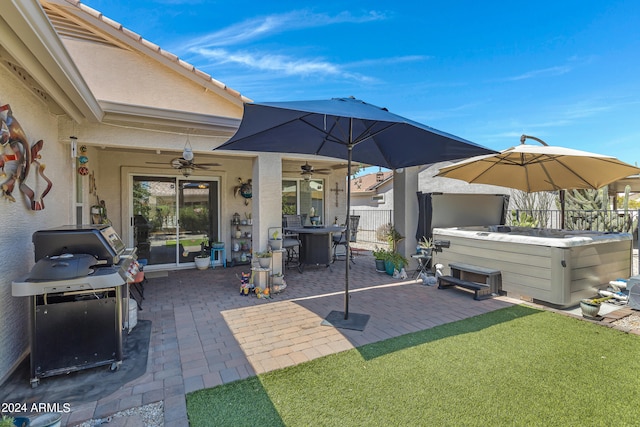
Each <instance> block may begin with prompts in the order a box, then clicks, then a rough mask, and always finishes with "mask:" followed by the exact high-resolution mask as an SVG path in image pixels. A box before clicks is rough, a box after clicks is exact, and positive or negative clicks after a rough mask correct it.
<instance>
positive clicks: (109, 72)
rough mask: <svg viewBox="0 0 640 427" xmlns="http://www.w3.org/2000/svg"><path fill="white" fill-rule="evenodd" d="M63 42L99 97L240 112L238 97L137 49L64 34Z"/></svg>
mask: <svg viewBox="0 0 640 427" xmlns="http://www.w3.org/2000/svg"><path fill="white" fill-rule="evenodd" d="M63 43H64V45H65V47H66V48H67V49H68V51H69V53H70V54H71V57H72V58H73V60H74V62H75V63H76V65H77V67H78V69H79V70H80V72H81V73H82V76H83V77H84V79H85V81H86V82H87V84H88V85H89V87H90V88H91V91H92V92H93V94H94V95H95V97H96V99H98V100H104V101H112V102H118V103H124V104H131V105H140V106H149V107H154V108H166V109H168V110H176V111H190V112H195V113H203V114H211V115H216V116H223V117H236V118H239V117H241V116H242V104H241V103H240V100H238V101H237V102H236V104H232V103H230V102H226V101H225V100H223V99H222V98H221V97H220V96H217V95H216V94H214V93H213V92H211V91H205V90H204V88H203V86H202V85H200V84H196V83H194V82H192V81H190V80H188V79H187V78H185V77H182V76H179V75H178V73H176V72H174V71H173V70H171V69H169V68H167V67H165V66H162V65H161V64H159V63H158V62H157V61H155V60H152V59H151V58H149V57H146V56H143V55H142V54H140V53H137V52H133V51H127V50H124V49H120V48H116V47H112V46H106V45H103V44H99V43H89V42H86V41H79V40H70V39H67V38H64V39H63Z"/></svg>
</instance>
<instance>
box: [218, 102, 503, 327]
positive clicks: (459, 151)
mask: <svg viewBox="0 0 640 427" xmlns="http://www.w3.org/2000/svg"><path fill="white" fill-rule="evenodd" d="M216 150H242V151H257V152H276V153H300V154H312V155H321V156H327V157H333V158H338V159H346V160H347V176H351V162H352V161H357V162H361V163H366V164H370V165H375V166H382V167H386V168H389V169H399V168H404V167H409V166H418V165H423V164H429V163H436V162H440V161H444V160H456V159H463V158H467V157H471V156H478V155H483V154H488V153H495V151H492V150H489V149H487V148H484V147H482V146H480V145H478V144H475V143H473V142H470V141H467V140H464V139H462V138H459V137H457V136H454V135H450V134H448V133H445V132H442V131H439V130H437V129H433V128H431V127H429V126H425V125H423V124H420V123H417V122H414V121H412V120H409V119H406V118H404V117H401V116H398V115H396V114H393V113H390V112H389V111H388V110H387V109H385V108H380V107H376V106H375V105H371V104H368V103H366V102H363V101H360V100H358V99H355V98H333V99H329V100H318V101H290V102H270V103H261V104H244V115H243V117H242V121H241V122H240V127H239V128H238V131H237V132H236V133H235V135H234V136H233V137H231V139H230V140H229V141H227V142H225V143H224V144H222V145H220V146H219V147H217V148H216ZM350 188H351V187H350V186H347V215H346V224H347V229H346V235H347V236H349V235H350V230H349V223H350V221H349V216H350V214H349V212H350V207H351V200H350V198H351V191H350ZM346 243H347V247H346V253H349V239H347V242H346ZM348 317H349V263H348V262H345V297H344V320H345V321H347V320H348ZM343 326H344V325H343ZM344 327H346V326H344Z"/></svg>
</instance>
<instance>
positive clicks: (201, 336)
mask: <svg viewBox="0 0 640 427" xmlns="http://www.w3.org/2000/svg"><path fill="white" fill-rule="evenodd" d="M241 271H249V266H238V267H234V268H226V269H223V268H219V267H218V268H215V269H209V270H206V271H199V270H195V269H192V270H179V271H171V272H169V273H168V275H166V276H165V277H153V278H151V279H149V282H148V284H147V285H146V287H145V297H146V299H145V300H144V302H143V310H142V311H140V312H139V313H138V318H139V319H146V320H151V322H152V331H151V342H150V346H149V356H148V364H147V372H146V374H144V375H143V376H141V377H139V378H137V379H136V380H134V381H132V382H130V383H128V384H126V385H125V386H123V387H121V388H120V390H118V391H117V392H115V393H113V394H112V395H110V396H106V397H104V398H102V399H100V400H99V401H97V402H91V403H84V404H72V412H71V413H69V414H65V416H64V419H63V425H74V424H77V423H80V422H82V421H85V420H87V419H91V418H104V417H106V416H108V415H111V414H113V413H115V412H118V411H122V410H125V409H128V408H133V407H136V406H141V405H145V404H148V403H152V402H157V401H161V400H162V401H163V402H164V413H165V426H167V427H172V426H180V427H184V426H187V425H188V421H187V411H186V402H185V394H186V393H188V392H191V391H194V390H199V389H202V388H207V387H213V386H216V385H219V384H223V383H227V382H231V381H235V380H238V379H242V378H247V377H249V376H253V375H256V374H259V373H263V372H267V371H271V370H274V369H279V368H283V367H286V366H290V365H294V364H297V363H301V362H304V361H307V360H311V359H314V358H317V357H322V356H325V355H328V354H332V353H336V352H340V351H344V350H348V349H351V348H354V347H357V346H361V345H364V344H368V343H372V342H376V341H380V340H384V339H387V338H391V337H395V336H399V335H402V334H406V333H409V332H414V331H418V330H423V329H427V328H432V327H434V326H437V325H441V324H444V323H447V322H452V321H456V320H460V319H464V318H467V317H471V316H476V315H478V314H482V313H486V312H489V311H492V310H496V309H499V308H502V307H506V306H508V305H512V304H514V303H517V302H518V301H514V300H511V299H509V298H505V297H500V298H494V299H489V300H484V301H475V300H474V299H473V298H472V295H470V294H468V293H466V292H463V291H458V290H438V289H437V288H436V287H435V286H434V287H430V286H424V285H422V284H421V283H418V282H415V281H412V280H409V281H400V280H396V279H393V278H392V277H391V276H388V275H386V274H383V273H377V272H376V271H375V268H374V261H373V258H372V257H371V256H367V255H362V254H360V255H359V256H357V257H356V263H355V264H352V268H351V270H350V306H349V307H350V310H349V311H350V313H364V314H369V315H370V316H371V317H370V319H369V321H368V323H367V326H366V328H365V329H364V331H356V330H347V329H337V328H334V327H331V326H324V325H321V322H322V320H323V319H324V318H325V317H326V316H327V315H328V314H329V313H330V312H331V311H332V310H343V309H344V282H345V281H344V277H345V271H344V262H343V261H342V262H336V264H334V265H333V266H332V267H331V268H326V267H308V268H306V269H305V271H304V273H302V274H300V273H298V272H297V270H287V271H285V278H286V280H287V284H288V287H287V289H286V290H285V291H284V292H283V293H281V294H277V295H274V296H273V298H272V299H268V300H265V299H258V298H256V297H254V296H240V294H239V284H240V281H239V279H238V278H237V275H239V273H240V272H241ZM148 276H154V274H153V273H148ZM156 276H157V274H156ZM114 421H115V419H114ZM117 422H118V423H120V424H119V425H126V426H134V425H140V420H139V418H137V417H133V418H132V419H130V420H129V421H125V420H118V421H117Z"/></svg>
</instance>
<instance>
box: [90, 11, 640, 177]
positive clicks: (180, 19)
mask: <svg viewBox="0 0 640 427" xmlns="http://www.w3.org/2000/svg"><path fill="white" fill-rule="evenodd" d="M84 3H85V4H86V5H88V6H90V7H92V8H94V9H97V10H99V11H100V12H102V13H103V14H104V15H105V16H107V17H109V18H111V19H113V20H115V21H118V22H120V23H121V24H123V25H124V26H125V27H128V28H129V29H131V30H133V31H135V32H137V33H138V34H140V35H141V36H143V37H144V38H145V39H147V40H150V41H152V42H154V43H156V44H158V45H159V46H161V47H162V48H164V49H166V50H168V51H170V52H172V53H174V54H176V55H178V56H179V57H180V58H182V59H184V60H185V61H187V62H190V63H191V64H193V65H195V66H196V67H197V68H200V69H202V70H203V71H205V72H207V73H208V74H210V75H211V76H213V77H214V78H215V79H217V80H220V81H221V82H223V83H225V84H226V85H228V86H229V87H231V88H233V89H235V90H238V91H240V92H241V93H242V94H243V95H245V96H247V97H249V98H251V99H253V100H254V101H256V102H263V101H288V100H307V99H327V98H333V97H345V96H354V97H356V98H359V99H362V100H364V101H366V102H369V103H372V104H375V105H378V106H381V107H387V108H388V109H389V110H390V111H392V112H394V113H396V114H399V115H402V116H405V117H408V118H411V119H413V120H416V121H419V122H421V123H424V124H427V125H429V126H432V127H435V128H437V129H440V130H443V131H446V132H449V133H452V134H455V135H458V136H460V137H463V138H466V139H468V140H471V141H474V142H476V143H478V144H482V145H484V146H486V147H489V148H492V149H494V150H503V149H506V148H508V147H511V146H513V145H517V144H519V139H520V135H522V134H523V133H524V134H529V135H533V136H536V137H538V138H541V139H543V140H545V141H546V142H547V143H548V144H550V145H560V146H566V147H571V148H576V149H581V150H586V151H592V152H596V153H601V154H608V155H612V156H615V157H618V158H619V159H621V160H623V161H625V162H628V163H631V164H639V165H640V143H639V142H640V55H639V53H640V2H638V1H637V0H629V1H615V0H607V1H600V0H598V1H594V0H582V1H573V0H561V1H557V0H555V1H547V0H539V1H536V2H530V1H527V2H521V1H509V2H506V1H491V2H479V1H455V0H452V1H449V2H444V1H440V2H434V1H428V0H426V1H425V0H423V1H396V2H389V1H372V0H368V1H360V0H351V1H340V2H336V1H331V0H328V1H324V2H304V1H295V2H293V1H287V0H278V1H253V0H252V1H248V0H233V1H206V0H201V1H199V0H184V1H181V0H157V1H145V0H137V1H134V2H131V1H129V0H126V1H125V0H86V1H84ZM528 143H532V144H535V143H536V142H535V141H529V142H528Z"/></svg>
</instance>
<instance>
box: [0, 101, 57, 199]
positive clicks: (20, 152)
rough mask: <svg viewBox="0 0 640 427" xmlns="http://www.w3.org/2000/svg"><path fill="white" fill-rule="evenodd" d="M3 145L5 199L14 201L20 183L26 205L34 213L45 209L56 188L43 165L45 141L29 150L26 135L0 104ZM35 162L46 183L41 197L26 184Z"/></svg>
mask: <svg viewBox="0 0 640 427" xmlns="http://www.w3.org/2000/svg"><path fill="white" fill-rule="evenodd" d="M0 144H1V147H2V152H1V155H0V186H1V189H2V197H3V198H4V199H7V200H9V201H11V202H15V201H16V199H15V197H14V196H13V190H14V189H15V186H16V184H18V186H19V188H20V192H22V193H23V194H24V196H25V197H26V202H27V204H28V205H29V208H30V209H31V210H34V211H38V210H42V209H44V197H45V196H46V195H47V194H48V193H49V191H51V187H52V186H53V183H52V182H51V180H50V179H49V178H47V176H46V175H45V174H44V169H45V165H44V163H41V162H40V159H41V155H40V151H41V150H42V148H43V145H44V141H42V140H39V141H38V142H36V143H35V144H33V146H31V147H29V143H28V142H27V137H26V134H25V132H24V130H23V129H22V127H21V126H20V124H19V123H18V121H17V120H16V118H15V117H14V116H13V112H12V111H11V106H9V104H5V105H0ZM33 163H35V165H34V166H35V168H36V173H37V174H38V175H39V176H40V178H41V179H42V180H44V182H45V183H46V185H44V189H43V190H42V192H41V193H40V195H39V196H36V193H35V192H34V191H33V189H31V187H29V185H27V182H26V180H27V178H28V176H29V172H30V171H31V168H32V164H33ZM38 187H41V186H38Z"/></svg>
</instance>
